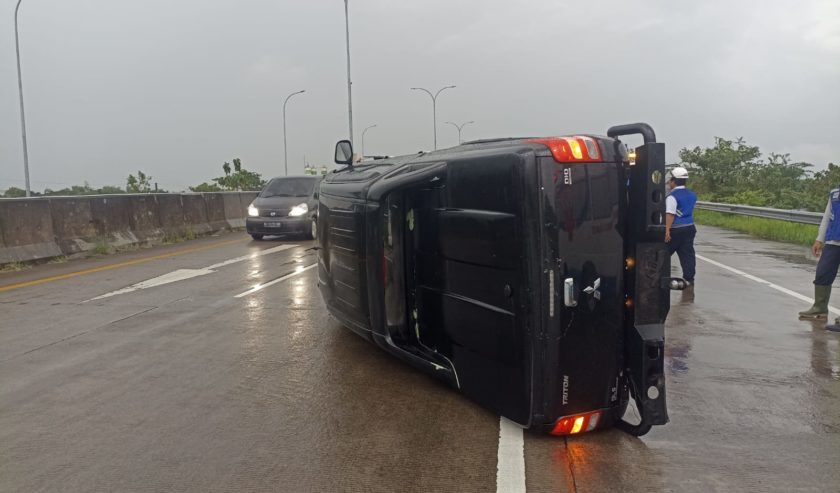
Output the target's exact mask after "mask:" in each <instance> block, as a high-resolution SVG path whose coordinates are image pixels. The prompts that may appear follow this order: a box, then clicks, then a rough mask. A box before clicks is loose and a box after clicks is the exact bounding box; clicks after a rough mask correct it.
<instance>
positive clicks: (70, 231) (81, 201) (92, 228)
mask: <svg viewBox="0 0 840 493" xmlns="http://www.w3.org/2000/svg"><path fill="white" fill-rule="evenodd" d="M45 200H47V202H48V203H49V205H50V217H51V219H52V227H53V234H54V236H55V242H56V243H57V244H58V247H59V248H60V249H61V251H62V253H64V254H65V255H73V254H76V253H81V252H86V251H89V250H93V249H94V248H95V247H96V242H97V236H98V233H97V229H96V224H95V223H94V221H93V212H92V211H91V202H90V200H89V199H88V197H56V198H50V199H45Z"/></svg>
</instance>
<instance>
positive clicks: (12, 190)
mask: <svg viewBox="0 0 840 493" xmlns="http://www.w3.org/2000/svg"><path fill="white" fill-rule="evenodd" d="M3 197H5V198H7V199H14V198H19V197H26V190H24V189H22V188H18V187H9V188H8V189H6V191H5V192H3Z"/></svg>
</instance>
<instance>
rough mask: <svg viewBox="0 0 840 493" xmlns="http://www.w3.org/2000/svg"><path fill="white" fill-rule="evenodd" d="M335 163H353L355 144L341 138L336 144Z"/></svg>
mask: <svg viewBox="0 0 840 493" xmlns="http://www.w3.org/2000/svg"><path fill="white" fill-rule="evenodd" d="M335 164H346V165H347V166H352V165H353V144H351V143H350V141H349V140H339V141H338V143H337V144H336V145H335Z"/></svg>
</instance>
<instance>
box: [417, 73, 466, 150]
mask: <svg viewBox="0 0 840 493" xmlns="http://www.w3.org/2000/svg"><path fill="white" fill-rule="evenodd" d="M454 88H455V86H446V87H442V88H441V89H440V90H438V92H436V93H434V94H432V92H431V91H430V90H428V89H424V88H422V87H412V88H411V90H412V91H423V92H425V93H426V94H428V95H429V97H430V98H432V129H433V134H434V139H435V150H437V97H438V95H440V93H442V92H443V91H445V90H447V89H454Z"/></svg>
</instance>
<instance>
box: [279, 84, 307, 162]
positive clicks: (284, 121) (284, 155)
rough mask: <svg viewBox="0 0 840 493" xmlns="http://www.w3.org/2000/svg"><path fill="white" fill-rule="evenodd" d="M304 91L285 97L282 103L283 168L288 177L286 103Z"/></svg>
mask: <svg viewBox="0 0 840 493" xmlns="http://www.w3.org/2000/svg"><path fill="white" fill-rule="evenodd" d="M305 92H306V90H302V91H298V92H293V93H291V94H289V95H288V96H286V100H285V101H283V167H284V168H285V169H286V176H289V153H288V150H287V148H286V103H288V102H289V99H291V97H292V96H294V95H295V94H303V93H305Z"/></svg>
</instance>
